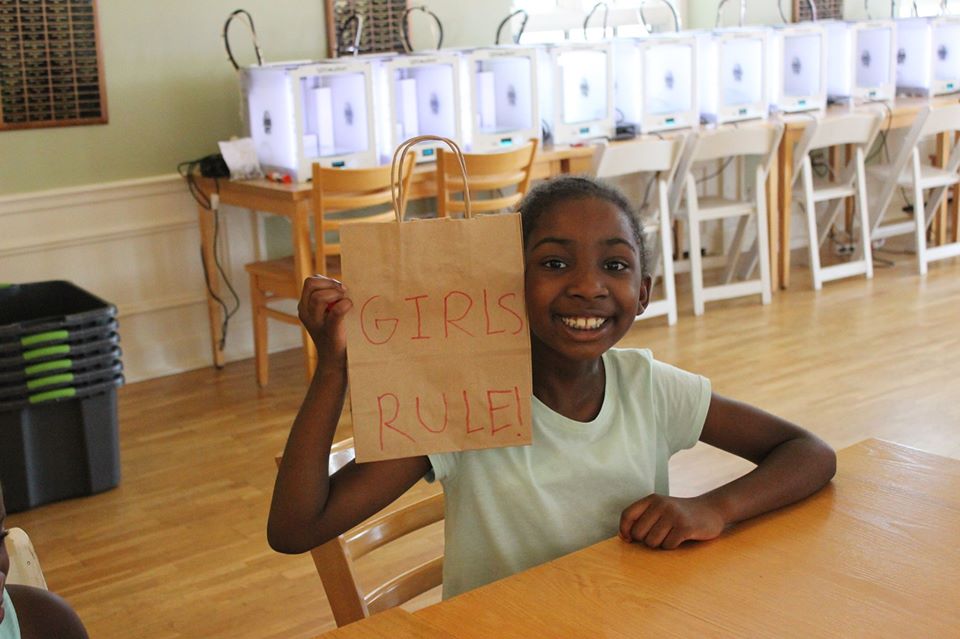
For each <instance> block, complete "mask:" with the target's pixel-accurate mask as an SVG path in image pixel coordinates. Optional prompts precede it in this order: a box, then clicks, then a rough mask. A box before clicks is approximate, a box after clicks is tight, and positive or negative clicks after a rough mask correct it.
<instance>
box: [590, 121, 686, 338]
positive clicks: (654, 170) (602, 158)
mask: <svg viewBox="0 0 960 639" xmlns="http://www.w3.org/2000/svg"><path fill="white" fill-rule="evenodd" d="M688 137H689V136H687V135H684V134H679V135H676V136H673V137H671V138H667V139H656V138H643V139H638V140H632V141H630V142H618V143H615V144H607V143H605V144H601V145H600V147H599V149H598V150H597V152H596V154H595V155H594V173H595V174H596V176H597V177H598V178H600V179H610V178H619V177H624V176H631V177H636V178H637V179H640V178H641V177H643V176H647V177H648V179H649V180H650V182H648V183H647V187H646V188H647V189H648V190H647V193H649V189H650V188H652V186H653V184H654V183H656V187H657V196H656V197H657V199H656V204H653V205H651V206H647V202H645V201H644V202H640V203H639V204H638V206H637V209H638V210H637V213H638V214H639V215H640V216H641V220H642V224H643V227H642V228H643V233H644V235H645V236H647V237H649V236H651V235H653V234H657V235H659V236H660V250H659V251H658V252H659V255H658V256H657V259H656V261H655V265H654V267H653V273H652V274H651V275H652V276H653V279H654V281H656V278H657V277H660V280H661V281H662V282H663V298H662V299H658V300H654V301H651V302H650V303H649V304H648V305H647V308H646V310H645V311H644V312H643V314H642V315H638V316H637V319H638V320H640V319H647V318H651V317H659V316H660V315H666V316H667V323H668V324H669V325H671V326H672V325H674V324H676V322H677V289H676V284H675V282H674V276H673V245H672V242H671V230H670V229H671V226H670V207H669V205H668V202H667V197H668V189H669V185H670V182H671V180H672V179H673V177H674V175H675V173H676V171H677V166H678V164H679V163H680V157H681V155H682V152H683V149H684V146H685V145H686V143H687V140H688ZM644 199H646V197H645V198H644Z"/></svg>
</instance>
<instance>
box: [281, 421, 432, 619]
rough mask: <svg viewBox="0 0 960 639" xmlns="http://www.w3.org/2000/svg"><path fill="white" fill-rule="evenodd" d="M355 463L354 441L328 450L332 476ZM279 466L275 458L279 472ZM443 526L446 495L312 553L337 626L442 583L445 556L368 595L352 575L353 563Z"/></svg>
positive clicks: (383, 518)
mask: <svg viewBox="0 0 960 639" xmlns="http://www.w3.org/2000/svg"><path fill="white" fill-rule="evenodd" d="M353 459H354V448H353V439H352V438H348V439H345V440H343V441H340V442H337V443H335V444H334V445H333V447H332V448H331V449H330V462H329V466H328V468H329V471H330V474H331V475H332V474H333V473H335V472H336V471H338V470H340V468H342V467H343V466H345V465H346V464H348V463H349V462H351V461H353ZM280 460H281V456H277V458H276V461H277V466H279V465H280ZM442 520H443V494H442V493H439V494H435V495H432V496H430V497H425V498H422V499H420V500H418V501H416V502H414V503H411V504H409V505H407V506H404V507H402V508H399V509H397V510H393V511H390V512H386V513H384V514H381V515H377V516H375V517H373V518H371V519H368V520H367V521H365V522H363V523H361V524H359V525H358V526H356V527H354V528H352V529H350V530H348V531H347V532H345V533H343V534H342V535H340V536H339V537H337V538H336V539H331V540H330V541H328V542H327V543H325V544H323V545H320V546H317V547H316V548H314V549H313V550H311V551H310V555H311V556H312V557H313V563H314V565H316V567H317V573H319V575H320V580H321V581H322V582H323V590H324V592H325V593H326V595H327V600H328V601H329V602H330V609H331V610H332V611H333V618H334V620H335V621H336V622H337V626H345V625H346V624H348V623H351V622H354V621H358V620H360V619H364V618H366V617H369V616H370V615H373V614H376V613H378V612H382V611H384V610H387V609H388V608H393V607H394V606H399V605H400V604H403V603H405V602H407V601H410V600H411V599H413V598H414V597H416V596H418V595H421V594H423V593H425V592H427V591H429V590H432V589H433V588H436V587H437V586H439V585H441V584H442V583H443V555H440V556H438V557H434V558H433V559H430V560H429V561H426V562H423V563H421V564H419V565H417V566H414V567H412V568H410V569H409V570H406V571H404V572H403V573H401V574H399V575H396V576H394V577H392V578H390V579H388V580H387V581H385V582H383V583H381V584H378V585H376V586H375V587H373V588H370V589H368V590H364V589H363V588H362V587H361V585H360V584H359V583H358V580H357V575H356V573H355V571H354V569H353V563H354V562H355V561H356V560H358V559H360V558H361V557H363V556H364V555H366V554H368V553H370V552H372V551H374V550H377V549H378V548H380V547H382V546H384V545H386V544H389V543H390V542H392V541H395V540H397V539H399V538H401V537H403V536H404V535H407V534H409V533H412V532H415V531H417V530H420V529H422V528H425V527H426V526H429V525H430V524H434V523H436V522H438V521H442Z"/></svg>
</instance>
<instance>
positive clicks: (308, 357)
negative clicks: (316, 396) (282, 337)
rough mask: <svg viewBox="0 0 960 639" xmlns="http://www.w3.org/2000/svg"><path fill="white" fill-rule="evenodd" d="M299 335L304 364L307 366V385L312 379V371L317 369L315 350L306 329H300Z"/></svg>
mask: <svg viewBox="0 0 960 639" xmlns="http://www.w3.org/2000/svg"><path fill="white" fill-rule="evenodd" d="M300 334H301V335H302V336H303V352H304V360H305V362H304V363H305V364H306V366H307V383H309V382H310V380H311V379H312V378H313V371H315V370H316V369H317V348H316V346H314V345H313V340H312V339H310V333H308V332H307V330H306V329H300Z"/></svg>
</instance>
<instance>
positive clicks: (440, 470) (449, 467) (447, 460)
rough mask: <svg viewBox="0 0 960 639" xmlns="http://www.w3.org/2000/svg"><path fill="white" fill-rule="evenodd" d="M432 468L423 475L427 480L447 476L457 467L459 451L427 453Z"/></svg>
mask: <svg viewBox="0 0 960 639" xmlns="http://www.w3.org/2000/svg"><path fill="white" fill-rule="evenodd" d="M427 458H428V459H429V460H430V465H431V466H432V468H431V469H430V470H428V471H427V474H426V475H424V479H426V480H427V481H428V482H431V483H432V482H435V481H439V482H442V481H443V480H444V479H447V478H449V477H450V476H452V475H453V471H454V470H455V469H456V467H457V462H458V461H459V459H460V453H431V454H429V455H427Z"/></svg>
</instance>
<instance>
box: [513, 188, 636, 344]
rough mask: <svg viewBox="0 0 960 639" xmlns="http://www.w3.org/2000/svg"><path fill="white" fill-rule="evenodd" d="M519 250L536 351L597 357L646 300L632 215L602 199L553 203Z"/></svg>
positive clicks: (583, 198)
mask: <svg viewBox="0 0 960 639" xmlns="http://www.w3.org/2000/svg"><path fill="white" fill-rule="evenodd" d="M524 256H525V286H526V302H527V314H528V316H529V319H530V330H531V333H532V336H533V345H534V352H535V353H538V352H539V353H540V354H541V355H547V354H548V352H549V353H552V354H554V355H557V356H559V357H560V358H561V359H566V360H568V361H591V360H596V359H597V358H599V357H600V356H601V355H602V354H603V353H604V352H606V351H607V350H608V349H609V348H611V347H612V346H614V345H615V344H616V343H617V342H618V341H619V340H620V338H621V337H623V336H624V334H626V332H627V331H628V330H629V329H630V327H631V326H633V321H634V318H635V317H636V316H637V315H638V314H639V313H641V312H642V311H643V309H644V308H645V307H646V305H647V301H648V296H649V289H650V280H649V278H648V277H645V276H644V274H643V273H642V266H641V264H642V260H641V255H640V248H639V246H638V244H637V240H636V239H635V237H634V234H633V230H632V227H631V224H630V221H629V220H628V218H627V214H626V213H625V212H623V211H621V210H620V209H619V208H618V207H617V206H616V205H615V204H614V203H612V202H610V201H607V200H605V199H602V198H597V197H592V196H591V197H582V198H576V199H568V200H563V201H560V202H557V203H555V204H554V205H553V206H552V207H551V208H550V210H548V211H546V212H544V213H543V215H542V216H540V218H539V219H538V220H537V224H536V226H535V227H534V228H533V229H532V230H531V232H530V234H529V236H528V238H527V243H526V247H525V249H524ZM544 349H545V351H544Z"/></svg>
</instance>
